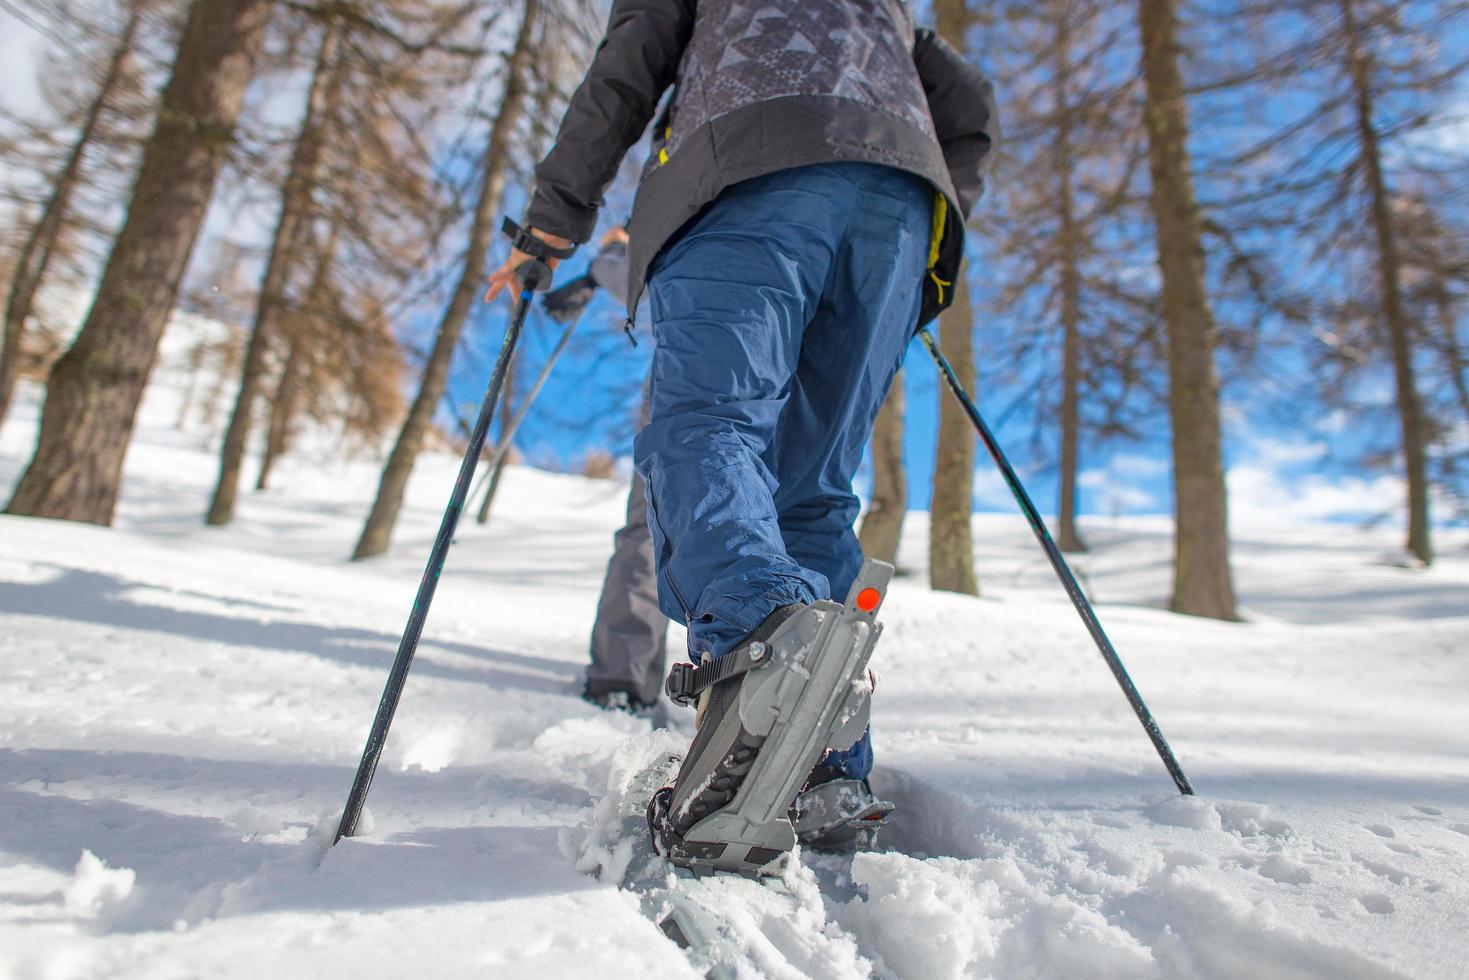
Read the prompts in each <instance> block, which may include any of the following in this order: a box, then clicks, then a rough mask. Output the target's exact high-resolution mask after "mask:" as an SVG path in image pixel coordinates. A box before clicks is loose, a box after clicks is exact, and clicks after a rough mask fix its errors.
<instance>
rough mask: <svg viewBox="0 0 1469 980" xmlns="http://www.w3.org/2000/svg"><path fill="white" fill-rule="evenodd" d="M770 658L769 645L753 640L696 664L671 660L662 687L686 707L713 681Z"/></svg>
mask: <svg viewBox="0 0 1469 980" xmlns="http://www.w3.org/2000/svg"><path fill="white" fill-rule="evenodd" d="M769 661H770V645H769V644H767V643H762V642H761V641H759V640H756V641H755V642H754V643H747V644H745V645H744V646H741V647H739V648H737V649H734V650H731V651H730V652H729V653H726V654H725V655H724V656H722V657H717V658H715V659H713V660H705V661H704V662H703V663H701V664H700V665H699V666H697V667H695V666H694V665H693V664H674V665H673V667H672V669H670V670H669V671H668V679H667V680H666V681H664V682H663V690H664V691H666V692H667V693H668V697H669V699H670V700H671V701H673V703H674V704H680V705H683V706H684V707H685V708H687V707H688V706H689V705H691V704H693V703H694V701H696V700H697V699H698V697H699V695H700V694H702V693H703V692H704V691H706V690H708V689H709V688H711V687H713V686H714V685H715V684H719V683H721V682H723V681H727V680H729V679H730V678H731V677H738V676H739V675H740V674H743V673H746V672H748V671H751V670H754V669H755V668H756V667H760V666H762V665H764V664H766V663H769Z"/></svg>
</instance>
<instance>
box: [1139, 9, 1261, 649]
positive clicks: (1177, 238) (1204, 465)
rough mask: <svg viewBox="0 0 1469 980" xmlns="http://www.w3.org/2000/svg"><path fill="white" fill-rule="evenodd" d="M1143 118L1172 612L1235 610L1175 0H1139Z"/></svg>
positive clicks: (1229, 614)
mask: <svg viewBox="0 0 1469 980" xmlns="http://www.w3.org/2000/svg"><path fill="white" fill-rule="evenodd" d="M1138 26H1139V29H1140V32H1141V35H1142V68H1143V80H1144V91H1145V93H1146V95H1145V102H1144V122H1145V129H1146V132H1147V139H1148V163H1149V170H1150V173H1151V176H1152V185H1151V189H1150V194H1149V196H1150V200H1151V204H1152V211H1153V225H1154V235H1155V239H1156V242H1157V257H1158V269H1159V272H1160V273H1161V275H1162V301H1163V321H1164V323H1165V324H1166V327H1167V337H1168V401H1169V420H1170V423H1171V425H1172V433H1173V495H1174V500H1173V513H1174V536H1173V595H1172V599H1171V601H1170V604H1169V605H1170V608H1172V609H1173V610H1174V611H1175V612H1181V613H1187V614H1189V615H1194V616H1207V617H1211V618H1214V619H1226V620H1234V619H1238V618H1239V616H1238V613H1237V611H1236V608H1235V596H1234V579H1233V575H1232V573H1231V570H1230V564H1229V516H1228V502H1227V496H1228V495H1227V491H1226V489H1225V483H1224V447H1223V431H1222V426H1221V423H1220V410H1219V377H1218V373H1217V371H1216V368H1215V364H1214V350H1215V346H1216V343H1217V333H1218V331H1217V328H1216V326H1215V321H1214V313H1213V310H1212V308H1211V306H1210V303H1209V296H1208V293H1207V292H1206V290H1205V287H1204V277H1205V268H1204V246H1203V239H1202V234H1201V222H1200V215H1199V207H1198V203H1197V200H1196V198H1195V193H1194V179H1193V169H1192V160H1191V157H1190V153H1189V147H1188V103H1187V91H1186V89H1185V86H1184V80H1183V73H1182V69H1181V68H1180V60H1181V57H1182V48H1181V45H1180V42H1179V21H1178V3H1177V0H1139V2H1138Z"/></svg>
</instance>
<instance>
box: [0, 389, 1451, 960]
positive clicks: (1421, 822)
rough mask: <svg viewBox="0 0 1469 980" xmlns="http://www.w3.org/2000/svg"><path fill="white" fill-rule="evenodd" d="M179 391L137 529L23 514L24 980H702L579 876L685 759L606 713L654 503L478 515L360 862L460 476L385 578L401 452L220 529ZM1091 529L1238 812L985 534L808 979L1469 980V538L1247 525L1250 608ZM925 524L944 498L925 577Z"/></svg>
mask: <svg viewBox="0 0 1469 980" xmlns="http://www.w3.org/2000/svg"><path fill="white" fill-rule="evenodd" d="M171 377H172V376H171V375H170V374H169V372H168V371H166V370H165V371H162V372H161V373H160V380H156V381H155V384H154V386H153V388H151V389H150V393H149V401H148V402H147V403H146V404H145V411H144V413H143V417H142V424H141V427H140V429H139V432H138V438H137V440H136V441H135V443H134V445H133V447H132V449H131V451H130V452H129V455H128V460H127V482H126V486H125V492H124V495H123V499H122V504H121V506H120V508H119V512H118V519H117V522H116V527H115V528H113V529H103V528H97V527H90V526H84V525H76V524H69V523H60V522H50V521H38V520H26V519H17V518H11V517H0V978H4V980H12V978H13V980H21V978H27V980H28V978H32V977H34V978H58V980H60V978H71V977H78V978H80V977H99V976H125V977H158V978H171V977H197V976H209V977H233V976H239V977H259V976H312V977H338V976H341V977H353V978H365V977H396V976H405V975H417V976H430V977H459V976H469V975H487V976H496V977H535V978H542V980H543V978H552V977H574V976H591V975H599V976H616V977H620V976H629V977H639V978H653V977H692V976H695V975H696V974H695V973H694V971H693V970H692V969H691V968H690V967H689V965H688V964H687V962H686V961H685V960H684V958H683V956H682V954H681V953H680V951H679V950H678V949H677V947H675V946H674V945H673V943H672V942H671V941H670V940H668V939H667V938H666V937H665V936H664V935H663V934H662V933H661V932H660V931H659V930H658V929H657V927H655V926H654V925H653V924H652V923H651V922H650V921H648V920H647V919H646V918H644V917H643V916H642V915H641V914H640V912H639V909H638V906H637V903H636V901H635V900H633V899H632V898H631V896H629V895H628V894H627V893H625V892H622V891H620V890H619V889H618V888H616V887H615V886H614V885H613V884H611V883H610V882H599V881H598V880H596V879H595V878H593V877H591V876H588V875H585V874H582V873H579V872H578V871H577V869H576V855H577V835H578V834H579V833H581V832H582V829H583V828H585V827H586V826H587V823H588V820H589V817H590V815H591V814H592V813H593V812H594V808H595V806H596V804H597V802H598V801H599V800H600V799H601V798H603V797H604V796H606V795H607V794H608V793H611V792H616V791H618V789H619V788H620V787H618V786H617V785H614V784H615V783H616V781H617V779H618V778H619V777H618V773H619V771H620V770H619V768H618V765H617V764H616V760H617V758H618V753H619V749H620V747H624V746H626V745H627V744H629V743H628V740H629V739H644V740H646V739H648V738H649V737H650V736H649V734H648V733H649V731H650V728H651V725H650V723H649V722H648V721H646V720H639V719H634V718H630V717H625V716H620V715H614V714H607V713H603V712H600V711H598V710H596V709H595V708H592V707H590V706H588V705H587V704H585V703H583V702H582V701H580V700H579V699H578V698H577V692H578V689H579V675H580V673H581V670H582V668H583V664H584V661H585V656H586V640H587V634H588V631H589V628H590V625H591V619H592V615H593V612H594V609H595V604H596V596H597V591H598V588H599V586H600V579H601V574H602V571H603V568H604V565H605V562H606V559H607V555H608V552H609V549H610V544H611V532H612V531H613V529H614V528H615V527H616V526H617V525H618V523H619V522H620V517H621V513H622V509H623V497H624V493H625V489H626V488H625V485H620V484H617V483H612V482H599V481H590V480H585V479H581V478H578V477H571V476H560V475H553V474H548V473H542V472H537V471H534V470H529V469H525V468H519V467H515V468H512V469H511V470H510V471H509V474H508V476H507V478H506V480H505V482H504V485H503V488H502V491H501V496H500V498H499V499H498V500H497V503H496V511H495V515H494V517H493V519H492V521H491V523H490V524H489V525H488V526H486V527H480V526H477V525H475V524H473V523H472V522H471V523H469V524H467V525H466V526H464V527H463V528H462V529H461V531H460V533H459V536H458V540H457V542H456V546H455V549H454V551H453V552H452V554H451V557H450V560H449V567H448V569H447V571H446V572H445V574H444V577H443V580H442V585H441V588H440V589H439V594H438V598H437V600H436V602H435V605H434V608H433V614H432V616H431V617H430V620H429V623H428V628H427V630H426V631H425V634H424V640H423V644H422V646H421V647H420V650H419V655H418V660H417V662H416V664H415V667H414V670H413V674H412V676H411V677H410V679H409V682H408V685H407V692H406V694H405V696H404V699H403V703H402V706H401V708H400V710H399V712H398V715H397V720H396V721H395V723H394V727H393V730H392V735H391V737H390V739H389V740H388V744H387V750H386V753H385V755H384V758H383V764H382V766H381V768H380V769H379V771H378V775H377V779H376V782H375V784H374V787H373V792H372V796H371V799H370V801H369V812H370V820H371V830H370V832H368V833H366V834H365V835H364V836H361V837H359V838H354V839H352V840H349V841H346V842H344V843H343V844H342V845H340V846H338V847H335V848H328V847H326V846H325V842H326V841H327V840H329V835H330V833H331V830H332V828H334V826H335V821H336V819H337V816H338V815H339V813H340V809H341V806H342V801H343V799H344V798H345V795H346V791H347V788H348V785H349V784H350V782H351V778H352V773H353V769H354V767H355V765H356V762H357V758H358V755H359V753H360V752H361V750H362V744H363V740H364V737H365V735H366V731H367V727H368V724H369V722H370V720H371V717H372V713H373V710H374V708H375V707H376V704H377V700H378V696H379V694H380V692H381V689H382V684H383V681H384V679H385V676H386V672H387V667H388V664H389V663H390V662H391V660H392V657H393V653H394V650H395V648H396V646H397V642H398V636H399V633H400V631H401V629H402V626H403V620H404V617H405V616H406V613H407V611H408V607H409V605H410V603H411V599H412V593H413V589H414V588H415V586H416V585H417V581H418V577H419V575H420V574H421V567H422V562H423V560H424V557H425V555H426V552H427V549H428V546H429V544H430V542H431V540H432V537H433V533H434V530H435V528H436V526H437V523H438V518H439V514H440V508H441V507H442V505H443V501H444V498H445V497H446V495H447V491H448V487H449V485H450V483H451V482H452V473H453V470H454V467H455V465H456V463H455V461H454V460H453V459H451V458H450V457H448V456H446V455H440V454H432V455H428V456H425V457H423V458H422V459H421V460H420V462H419V466H418V468H417V469H416V471H415V473H414V477H413V480H412V483H411V486H410V489H409V494H408V502H407V506H406V507H405V510H404V515H403V520H402V521H401V522H400V524H399V527H398V531H397V535H396V538H395V542H394V546H393V549H392V551H391V553H390V554H389V555H387V556H385V557H384V558H382V559H380V560H376V561H372V562H367V563H361V564H353V563H350V562H348V561H346V560H345V557H346V555H347V554H348V553H349V551H350V549H351V546H352V543H353V541H354V540H355V534H356V532H357V530H358V529H359V522H360V520H361V518H362V516H363V511H364V509H365V501H367V500H368V499H370V495H371V493H372V490H373V488H374V485H375V481H376V475H377V474H376V465H375V464H374V463H373V462H372V461H370V460H356V461H354V460H351V459H348V458H345V455H344V454H341V453H337V454H335V455H334V454H332V453H331V452H330V451H329V448H328V449H322V448H320V447H317V448H315V449H313V450H312V451H311V452H309V453H301V454H298V455H297V456H294V457H291V458H288V459H287V460H285V461H284V462H283V463H282V465H281V467H280V469H279V471H278V473H279V475H278V478H277V488H276V489H272V490H270V491H268V492H261V493H251V494H246V495H245V496H244V497H243V499H242V501H241V504H240V513H239V517H238V519H237V520H236V521H235V522H234V523H233V524H232V525H231V526H229V527H227V528H224V529H206V528H204V527H203V526H202V523H201V520H200V518H201V514H202V511H203V508H204V505H205V502H206V499H207V494H208V491H209V488H210V486H211V485H212V479H213V476H214V473H215V465H216V462H215V457H214V454H213V453H214V446H215V444H214V441H213V439H212V438H210V437H208V435H207V434H205V433H201V432H200V431H198V430H197V429H193V428H190V427H187V426H186V427H185V428H184V429H183V430H179V429H177V428H175V426H174V424H173V423H174V418H175V416H176V415H177V409H178V392H177V390H176V387H175V388H173V389H171V388H169V384H170V379H171ZM173 380H175V381H176V380H177V379H176V378H174V379H173ZM24 394H25V397H24V398H23V400H22V402H21V404H20V405H19V406H18V408H17V409H16V411H15V413H14V417H13V418H12V419H11V421H10V422H9V423H8V424H7V426H6V428H5V430H4V432H3V434H0V492H3V493H4V494H5V495H7V496H8V492H9V488H10V487H11V486H12V485H13V483H14V480H15V478H16V477H17V476H18V474H19V471H20V467H21V465H22V464H23V462H24V460H25V458H26V456H27V454H28V452H29V450H30V448H31V446H32V443H33V440H34V432H35V425H36V420H37V414H38V406H37V395H36V392H35V391H34V390H33V389H27V390H26V392H25V393H24ZM328 442H329V440H328ZM1083 529H1084V531H1085V532H1086V533H1087V534H1088V536H1089V537H1090V540H1091V544H1092V546H1093V550H1092V552H1091V553H1089V554H1087V555H1085V556H1082V557H1080V558H1079V559H1078V560H1077V565H1078V566H1079V568H1080V569H1081V570H1082V571H1083V572H1084V576H1085V580H1086V582H1087V585H1088V588H1089V589H1090V590H1091V591H1092V592H1093V594H1094V595H1095V597H1096V598H1097V599H1098V600H1099V603H1100V606H1099V608H1100V614H1101V617H1102V619H1103V621H1104V622H1105V624H1106V626H1107V628H1108V630H1109V631H1110V633H1111V634H1112V636H1113V638H1114V639H1115V641H1116V643H1117V646H1118V648H1119V650H1120V651H1121V652H1122V655H1123V657H1124V659H1125V660H1126V663H1127V665H1128V667H1129V668H1130V670H1131V671H1132V675H1133V677H1134V679H1135V680H1136V682H1137V685H1138V687H1139V689H1140V690H1141V691H1142V693H1143V695H1144V696H1145V697H1146V698H1147V700H1148V702H1149V704H1150V706H1151V708H1152V710H1153V712H1154V714H1155V716H1156V717H1157V719H1158V721H1159V723H1160V724H1161V726H1162V728H1163V730H1164V732H1165V733H1166V734H1167V736H1168V737H1169V739H1170V740H1171V741H1172V744H1173V746H1174V748H1175V749H1176V750H1177V753H1178V755H1179V758H1180V759H1181V761H1182V763H1183V765H1184V767H1185V768H1186V770H1187V772H1188V774H1189V776H1190V777H1191V778H1192V780H1193V782H1194V784H1195V786H1196V787H1197V789H1198V791H1199V793H1200V795H1199V796H1198V797H1196V798H1192V799H1186V798H1182V797H1179V796H1177V795H1176V794H1175V793H1174V791H1173V787H1172V784H1171V783H1170V781H1169V780H1168V777H1167V775H1166V773H1165V771H1164V769H1163V767H1162V766H1161V764H1160V763H1159V761H1158V759H1157V758H1156V756H1155V755H1154V754H1153V751H1152V749H1151V747H1150V746H1149V744H1148V742H1147V740H1146V738H1145V737H1144V735H1143V733H1142V731H1141V730H1140V728H1139V727H1138V724H1137V721H1136V720H1135V719H1134V718H1133V716H1132V714H1131V713H1130V712H1129V710H1128V708H1127V705H1126V702H1125V701H1124V700H1123V698H1122V696H1121V695H1120V693H1119V692H1118V690H1117V688H1116V685H1115V684H1114V683H1113V681H1112V679H1111V677H1110V676H1109V675H1108V673H1107V670H1106V668H1105V666H1104V665H1103V663H1102V661H1101V660H1100V658H1099V657H1098V656H1097V654H1096V651H1095V649H1094V648H1093V647H1092V645H1091V643H1090V640H1089V639H1088V638H1087V636H1086V634H1085V632H1084V631H1083V629H1082V627H1081V625H1080V623H1079V621H1078V620H1077V618H1076V616H1075V615H1074V613H1073V612H1072V610H1071V608H1070V606H1069V604H1068V603H1067V600H1066V598H1065V596H1064V594H1063V593H1062V592H1061V591H1060V589H1059V588H1058V587H1057V585H1056V583H1055V582H1054V580H1053V578H1052V577H1051V574H1050V571H1049V569H1048V568H1047V567H1046V565H1045V564H1044V560H1043V559H1042V557H1041V555H1040V553H1039V551H1037V550H1036V549H1035V546H1034V543H1033V542H1032V541H1031V539H1030V538H1029V532H1028V531H1027V529H1026V528H1025V526H1024V525H1023V523H1022V522H1021V521H1020V519H1019V518H1018V517H1012V516H1009V515H985V516H981V517H977V518H976V520H975V540H976V548H977V557H978V562H979V572H980V579H981V583H982V586H983V588H984V592H985V594H984V596H983V597H982V598H978V599H975V598H968V597H962V596H957V595H950V594H942V593H933V592H930V591H929V590H928V589H927V588H926V586H925V583H924V581H923V576H922V574H918V573H915V574H912V575H909V576H904V577H901V578H899V579H898V580H897V581H896V582H895V584H894V586H893V588H892V591H891V593H890V596H889V599H888V601H887V603H886V606H885V609H884V616H885V621H886V624H887V632H886V633H885V635H884V638H883V641H882V643H881V645H880V646H879V648H878V651H877V654H876V657H875V659H874V664H875V666H876V667H877V670H878V673H879V675H880V682H879V686H878V691H877V695H876V700H875V708H874V721H873V726H874V733H875V743H876V748H877V753H878V768H877V771H876V773H875V775H874V780H873V781H874V784H875V786H876V788H877V789H878V790H879V791H880V792H881V793H883V794H886V795H888V796H889V797H891V798H892V799H894V800H896V801H897V803H898V804H899V811H898V816H897V818H896V820H895V823H894V825H893V827H892V828H891V829H890V830H888V831H885V833H884V838H883V840H882V842H881V844H882V849H881V850H880V851H878V852H876V853H869V854H863V855H860V856H858V857H857V858H856V859H855V860H854V861H853V862H852V865H851V869H850V881H849V882H848V884H849V885H850V887H849V888H847V889H845V890H843V891H842V892H841V893H840V894H831V895H826V896H824V902H825V912H826V916H827V918H826V921H825V922H824V923H822V922H816V921H813V922H811V923H805V924H804V925H803V926H802V928H804V929H805V930H807V932H808V933H809V934H810V935H815V934H816V933H820V934H821V935H822V936H823V937H824V938H823V939H822V943H823V944H824V945H823V946H822V948H824V949H830V950H836V951H838V953H839V955H838V953H833V954H831V955H830V956H825V957H823V958H820V959H813V958H808V959H806V960H801V959H799V958H796V957H792V958H791V959H790V963H792V964H799V965H791V966H789V968H788V969H786V970H785V973H786V975H791V976H800V975H806V976H827V977H833V978H839V977H840V978H846V977H857V976H868V975H876V976H895V977H903V978H914V980H928V978H943V977H960V976H975V977H981V976H993V977H1000V978H1016V977H1118V978H1121V977H1128V978H1131V977H1209V978H1214V977H1218V978H1225V977H1229V978H1233V977H1246V976H1248V977H1272V978H1291V977H1302V978H1305V977H1348V978H1378V977H1383V978H1386V977H1415V978H1444V980H1448V978H1451V977H1458V976H1462V975H1463V970H1464V963H1465V961H1466V959H1469V535H1466V534H1465V533H1464V532H1462V531H1458V532H1445V533H1443V534H1442V535H1441V537H1440V541H1439V545H1440V548H1441V550H1442V552H1443V558H1442V560H1441V561H1440V562H1439V563H1438V564H1437V565H1436V566H1435V567H1433V568H1432V569H1429V570H1418V569H1412V568H1408V567H1404V566H1403V565H1402V564H1400V563H1399V561H1398V559H1397V558H1396V553H1397V552H1396V547H1395V546H1396V544H1397V532H1396V531H1392V530H1390V529H1380V530H1374V531H1363V530H1359V529H1356V528H1352V527H1348V526H1341V525H1316V526H1305V527H1273V528H1272V527H1243V528H1239V529H1237V536H1236V545H1235V552H1234V559H1235V570H1236V576H1237V580H1238V584H1239V589H1240V593H1241V595H1242V598H1243V607H1244V611H1245V614H1246V616H1247V618H1248V620H1249V621H1248V622H1245V623H1239V624H1226V623H1217V622H1209V621H1203V620H1197V619H1190V618H1185V617H1180V616H1177V615H1173V614H1170V613H1168V612H1166V611H1163V610H1162V609H1161V608H1160V607H1161V606H1162V604H1163V600H1164V597H1165V596H1166V591H1167V588H1168V554H1169V538H1168V524H1167V522H1166V521H1163V520H1161V519H1120V520H1115V521H1109V520H1100V519H1099V520H1093V521H1087V522H1084V523H1083ZM926 538H927V528H926V526H925V522H924V520H923V516H922V515H913V517H912V518H911V519H910V521H909V523H908V526H907V529H906V537H905V542H904V550H903V553H902V555H901V556H900V557H901V560H902V563H903V564H904V565H905V566H907V567H909V568H912V569H914V570H918V569H921V568H922V567H923V554H922V546H923V543H924V542H925V541H926ZM674 632H675V634H678V630H677V628H675V630H674ZM681 643H682V639H681V635H675V636H674V637H673V638H672V644H673V647H674V648H675V649H677V648H678V647H679V646H680V645H681ZM673 718H674V721H675V723H676V724H677V725H678V726H681V727H682V729H683V730H684V731H685V732H687V730H688V729H689V727H690V721H689V720H688V719H687V718H685V717H683V716H682V715H680V714H678V713H677V712H676V711H675V712H674V713H673ZM624 751H626V750H625V749H624ZM731 894H732V895H736V894H738V893H737V892H736V891H734V890H732V891H731ZM732 900H739V899H732ZM782 928H783V930H784V932H786V933H789V934H790V935H787V936H786V940H785V941H787V942H788V943H796V944H797V945H799V943H800V941H801V940H800V938H799V936H798V935H796V933H798V932H800V931H801V930H800V929H796V928H795V927H793V926H792V925H791V924H790V923H786V924H784V926H783V927H782ZM772 942H776V939H775V938H772ZM813 948H814V947H813ZM781 973H782V969H781V968H777V967H772V968H771V974H772V975H780V974H781Z"/></svg>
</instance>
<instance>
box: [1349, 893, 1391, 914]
mask: <svg viewBox="0 0 1469 980" xmlns="http://www.w3.org/2000/svg"><path fill="white" fill-rule="evenodd" d="M1357 901H1359V902H1361V903H1362V907H1363V908H1364V909H1366V910H1367V911H1368V912H1371V913H1372V914H1373V915H1392V914H1393V912H1395V911H1396V909H1395V908H1394V906H1393V903H1392V899H1390V898H1388V897H1387V896H1386V895H1383V894H1381V893H1379V892H1373V893H1371V894H1368V895H1361V896H1359V897H1358V898H1357Z"/></svg>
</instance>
